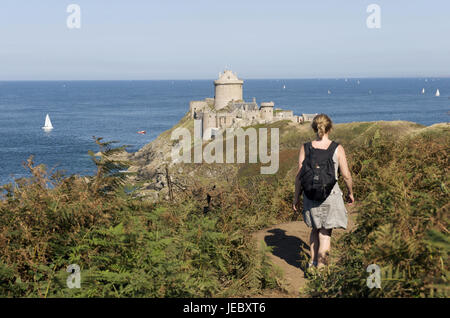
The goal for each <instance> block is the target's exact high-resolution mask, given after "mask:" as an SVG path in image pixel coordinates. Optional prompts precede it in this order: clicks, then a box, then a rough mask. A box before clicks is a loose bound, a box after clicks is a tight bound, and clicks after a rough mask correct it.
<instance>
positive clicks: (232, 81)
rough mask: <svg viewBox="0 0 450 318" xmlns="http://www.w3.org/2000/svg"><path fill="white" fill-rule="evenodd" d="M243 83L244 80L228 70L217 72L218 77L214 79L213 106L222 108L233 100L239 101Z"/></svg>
mask: <svg viewBox="0 0 450 318" xmlns="http://www.w3.org/2000/svg"><path fill="white" fill-rule="evenodd" d="M243 84H244V81H243V80H240V79H239V78H238V77H237V75H236V74H235V73H233V72H232V71H230V70H225V71H224V72H223V73H219V78H218V79H217V80H215V81H214V86H215V89H214V108H215V109H222V108H224V107H225V106H227V105H228V103H229V102H231V101H233V100H234V101H241V100H242V85H243Z"/></svg>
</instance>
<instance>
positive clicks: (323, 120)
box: [311, 114, 333, 138]
mask: <svg viewBox="0 0 450 318" xmlns="http://www.w3.org/2000/svg"><path fill="white" fill-rule="evenodd" d="M311 127H312V129H313V130H314V132H315V133H316V134H317V135H318V136H319V138H322V137H323V135H325V134H326V133H328V132H329V131H330V130H331V128H332V127H333V122H332V121H331V119H330V117H328V116H327V115H325V114H319V115H317V116H315V117H314V119H313V121H312V124H311Z"/></svg>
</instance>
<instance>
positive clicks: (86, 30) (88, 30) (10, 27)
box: [0, 0, 450, 80]
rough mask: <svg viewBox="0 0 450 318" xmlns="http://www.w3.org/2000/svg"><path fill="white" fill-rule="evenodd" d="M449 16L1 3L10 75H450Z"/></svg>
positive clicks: (285, 4)
mask: <svg viewBox="0 0 450 318" xmlns="http://www.w3.org/2000/svg"><path fill="white" fill-rule="evenodd" d="M71 3H75V4H78V5H79V6H80V7H81V29H68V28H67V26H66V19H67V17H68V15H69V14H68V13H67V12H66V8H67V6H68V5H69V4H71ZM371 3H375V4H378V5H379V6H380V8H381V28H380V29H369V28H367V26H366V19H367V17H368V16H369V13H367V12H366V8H367V6H368V5H369V4H371ZM449 13H450V1H448V0H434V1H427V0H395V1H394V0H378V1H376V0H371V1H365V0H345V1H344V0H340V1H338V0H334V1H332V0H314V1H313V0H309V1H301V0H277V1H275V0H273V1H265V0H239V1H235V0H227V1H216V0H188V1H187V0H159V1H157V0H146V1H144V0H132V1H125V0H122V1H119V0H70V1H65V0H0V41H1V42H0V80H58V79H64V80H71V79H73V80H78V79H105V80H114V79H124V80H127V79H211V78H215V77H216V76H217V73H218V72H219V71H221V70H223V68H224V67H225V66H229V67H231V68H232V69H233V70H234V71H236V72H237V73H238V75H239V76H240V77H242V78H326V77H331V78H333V77H409V76H412V77H413V76H424V77H431V76H436V77H437V76H450V36H449V34H450V18H449Z"/></svg>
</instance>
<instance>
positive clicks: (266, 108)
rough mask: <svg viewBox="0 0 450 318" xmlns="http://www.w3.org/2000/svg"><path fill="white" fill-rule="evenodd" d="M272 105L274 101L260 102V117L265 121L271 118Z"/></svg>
mask: <svg viewBox="0 0 450 318" xmlns="http://www.w3.org/2000/svg"><path fill="white" fill-rule="evenodd" d="M273 106H275V104H274V102H265V103H261V107H260V108H259V112H260V114H261V119H264V120H266V121H271V120H272V119H273Z"/></svg>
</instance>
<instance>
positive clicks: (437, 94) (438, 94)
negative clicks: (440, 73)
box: [436, 89, 441, 97]
mask: <svg viewBox="0 0 450 318" xmlns="http://www.w3.org/2000/svg"><path fill="white" fill-rule="evenodd" d="M436 96H437V97H439V96H441V93H439V89H437V91H436Z"/></svg>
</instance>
